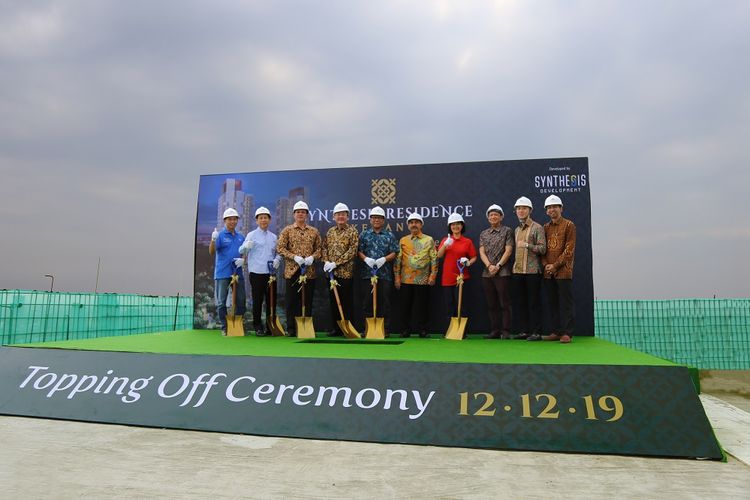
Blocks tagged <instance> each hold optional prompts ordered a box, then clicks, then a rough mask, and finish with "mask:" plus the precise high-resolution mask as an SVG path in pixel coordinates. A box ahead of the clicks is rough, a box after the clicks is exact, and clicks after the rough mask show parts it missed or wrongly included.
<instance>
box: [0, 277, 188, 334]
mask: <svg viewBox="0 0 750 500" xmlns="http://www.w3.org/2000/svg"><path fill="white" fill-rule="evenodd" d="M192 327H193V298H192V297H180V296H175V297H160V296H152V295H128V294H114V293H97V294H94V293H64V292H40V291H36V290H0V343H2V344H25V343H30V342H52V341H58V340H74V339H85V338H95V337H112V336H117V335H133V334H136V333H148V332H161V331H167V330H183V329H186V328H192Z"/></svg>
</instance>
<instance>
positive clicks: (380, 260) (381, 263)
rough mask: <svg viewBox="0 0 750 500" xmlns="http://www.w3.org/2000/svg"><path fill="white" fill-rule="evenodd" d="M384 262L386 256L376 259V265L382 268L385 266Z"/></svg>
mask: <svg viewBox="0 0 750 500" xmlns="http://www.w3.org/2000/svg"><path fill="white" fill-rule="evenodd" d="M383 264H385V257H380V258H379V259H375V266H376V267H377V268H378V269H380V268H381V267H383Z"/></svg>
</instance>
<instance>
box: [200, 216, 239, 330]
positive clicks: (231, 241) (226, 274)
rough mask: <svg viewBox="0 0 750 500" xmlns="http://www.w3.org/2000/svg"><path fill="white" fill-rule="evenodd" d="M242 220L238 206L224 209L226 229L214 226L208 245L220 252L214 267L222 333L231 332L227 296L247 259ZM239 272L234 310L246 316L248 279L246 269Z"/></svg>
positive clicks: (210, 251) (217, 310)
mask: <svg viewBox="0 0 750 500" xmlns="http://www.w3.org/2000/svg"><path fill="white" fill-rule="evenodd" d="M239 220H240V214H238V213H237V210H235V209H233V208H227V209H226V210H224V229H222V230H221V231H218V230H216V229H214V232H213V233H212V234H211V244H210V245H209V246H208V253H209V254H211V255H214V254H216V264H215V268H214V281H215V283H216V287H215V293H216V294H215V298H216V312H217V313H218V316H219V325H220V326H221V334H222V335H226V334H227V296H228V295H229V285H230V282H231V281H232V274H233V273H234V272H235V269H236V268H238V267H239V268H241V267H242V264H243V263H244V259H242V257H240V246H241V245H242V243H243V242H244V241H245V236H244V235H243V234H242V233H240V232H239V231H235V228H236V227H237V222H239ZM237 274H239V275H240V279H239V280H238V281H237V296H236V297H234V307H235V311H234V314H235V316H242V315H244V314H245V280H244V279H243V277H242V272H239V271H238V272H237Z"/></svg>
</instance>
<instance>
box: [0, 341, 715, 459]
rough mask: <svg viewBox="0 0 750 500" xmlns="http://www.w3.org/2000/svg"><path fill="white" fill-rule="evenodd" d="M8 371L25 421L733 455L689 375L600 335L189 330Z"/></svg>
mask: <svg viewBox="0 0 750 500" xmlns="http://www.w3.org/2000/svg"><path fill="white" fill-rule="evenodd" d="M0 372H1V378H0V389H1V390H0V413H4V414H12V415H27V416H39V417H47V418H62V419H72V420H84V421H96V422H112V423H123V424H130V425H143V426H154V427H171V428H181V429H195V430H210V431H220V432H234V433H242V434H257V435H274V436H288V437H308V438H320V439H338V440H353V441H370V442H383V443H411V444H431V445H443V446H462V447H477V448H495V449H517V450H537V451H562V452H579V453H608V454H625V455H650V456H669V457H695V458H710V459H717V460H721V459H723V458H724V455H723V453H722V451H721V448H720V447H719V444H718V442H717V441H716V439H715V437H714V435H713V431H712V430H711V427H710V425H709V423H708V419H707V418H706V415H705V412H704V411H703V408H702V406H701V404H700V401H699V399H698V394H697V391H696V387H695V386H694V382H693V380H692V378H691V376H690V373H689V370H688V368H687V367H684V366H678V365H675V364H674V363H671V362H669V361H666V360H663V359H659V358H656V357H654V356H651V355H648V354H644V353H641V352H638V351H634V350H632V349H628V348H625V347H621V346H618V345H616V344H613V343H610V342H607V341H603V340H599V339H596V338H593V337H577V338H575V339H574V340H573V342H572V343H571V344H567V345H565V344H560V343H559V342H527V341H514V340H486V339H484V338H483V337H482V336H470V337H469V338H468V339H466V340H464V341H448V340H444V339H442V338H439V337H438V336H437V335H433V337H432V338H427V339H420V338H408V339H402V338H390V339H385V340H347V339H342V338H328V337H325V336H320V334H319V337H318V338H317V339H314V340H313V339H309V340H306V339H296V338H288V337H255V336H247V337H222V336H221V335H220V334H219V332H218V331H215V330H185V331H177V332H162V333H153V334H142V335H130V336H122V337H107V338H97V339H84V340H71V341H65V342H48V343H42V344H24V345H19V346H8V347H3V348H1V349H0ZM695 378H696V379H697V377H695Z"/></svg>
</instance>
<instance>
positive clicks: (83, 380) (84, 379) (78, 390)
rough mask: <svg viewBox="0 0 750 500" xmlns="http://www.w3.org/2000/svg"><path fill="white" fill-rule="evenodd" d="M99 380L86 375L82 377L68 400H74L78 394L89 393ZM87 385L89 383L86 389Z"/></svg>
mask: <svg viewBox="0 0 750 500" xmlns="http://www.w3.org/2000/svg"><path fill="white" fill-rule="evenodd" d="M97 380H99V377H96V376H94V375H84V376H82V377H81V378H80V379H79V380H78V383H77V384H76V386H75V387H73V390H72V391H70V394H68V399H73V397H74V396H75V395H76V394H78V393H81V392H86V391H88V390H89V389H91V388H92V387H93V386H94V384H96V381H97ZM86 383H88V385H86V386H85V387H84V384H86Z"/></svg>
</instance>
